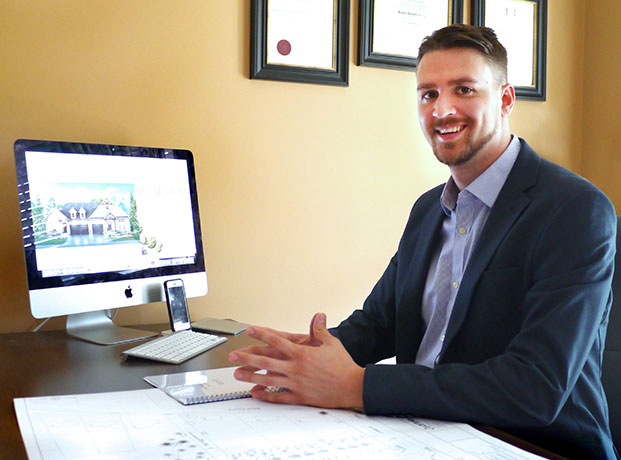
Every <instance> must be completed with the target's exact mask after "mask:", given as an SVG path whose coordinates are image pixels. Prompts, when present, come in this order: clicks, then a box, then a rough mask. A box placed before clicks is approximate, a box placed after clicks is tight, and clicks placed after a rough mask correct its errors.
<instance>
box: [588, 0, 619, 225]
mask: <svg viewBox="0 0 621 460" xmlns="http://www.w3.org/2000/svg"><path fill="white" fill-rule="evenodd" d="M620 15H621V2H620V1H619V0H600V1H597V2H587V7H586V39H585V42H584V47H585V48H584V54H585V58H584V126H583V129H584V144H583V146H584V149H583V154H582V163H581V164H582V173H583V174H584V176H585V177H586V178H587V179H589V180H590V181H592V182H594V183H595V184H597V185H598V186H599V187H600V188H601V189H602V190H603V191H604V192H606V194H607V195H608V196H609V197H610V198H611V199H612V200H613V203H615V206H616V208H617V214H621V187H620V186H619V179H620V178H621V147H620V146H619V139H618V138H617V135H618V134H619V130H620V129H621V113H620V111H619V109H620V108H621V91H620V90H619V82H620V81H621V46H619V22H618V19H619V17H620Z"/></svg>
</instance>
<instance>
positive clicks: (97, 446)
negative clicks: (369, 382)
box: [14, 389, 541, 460]
mask: <svg viewBox="0 0 621 460" xmlns="http://www.w3.org/2000/svg"><path fill="white" fill-rule="evenodd" d="M14 403H15V412H16V414H17V419H18V422H19V427H20V430H21V433H22V437H23V439H24V443H25V445H26V450H27V452H28V456H29V458H30V459H31V460H49V459H54V460H55V459H63V460H85V459H89V460H94V459H97V460H104V459H105V460H112V459H115V460H116V459H119V460H120V459H123V460H133V459H149V460H154V459H171V458H173V459H179V460H184V459H193V460H195V459H216V460H218V459H226V460H232V459H235V460H250V459H255V460H256V459H258V458H261V459H276V458H278V459H282V460H286V459H294V458H295V459H300V458H303V459H304V460H319V459H325V458H330V459H345V458H355V459H377V458H382V459H404V460H405V459H408V460H412V459H435V460H442V459H456V458H460V459H463V460H496V459H501V458H502V459H503V460H526V459H537V458H541V457H538V456H535V455H532V454H529V453H526V452H524V451H521V450H519V449H517V448H516V447H513V446H511V445H509V444H506V443H504V442H502V441H499V440H497V439H495V438H492V437H490V436H488V435H486V434H484V433H481V432H480V431H477V430H475V429H474V428H472V427H470V426H468V425H465V424H460V423H448V422H439V421H433V420H424V419H410V418H393V417H369V416H365V415H361V414H358V413H356V412H352V411H342V410H326V409H318V408H313V407H306V406H288V405H275V404H269V403H262V402H260V401H255V400H253V399H237V400H232V401H223V402H219V403H215V404H200V405H195V406H182V405H180V404H178V403H177V402H175V401H174V400H172V399H171V398H169V397H167V396H166V395H165V394H164V393H163V392H162V391H160V390H158V389H150V390H136V391H122V392H114V393H98V394H86V395H69V396H52V397H37V398H19V399H15V400H14Z"/></svg>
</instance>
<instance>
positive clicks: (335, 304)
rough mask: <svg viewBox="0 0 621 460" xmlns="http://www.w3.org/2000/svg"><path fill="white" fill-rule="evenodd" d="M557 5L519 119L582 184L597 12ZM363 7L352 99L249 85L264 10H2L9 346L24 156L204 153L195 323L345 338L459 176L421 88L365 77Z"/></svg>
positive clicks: (31, 6) (156, 6)
mask: <svg viewBox="0 0 621 460" xmlns="http://www.w3.org/2000/svg"><path fill="white" fill-rule="evenodd" d="M613 2H616V0H611V1H610V3H611V4H612V3H613ZM549 3H550V5H549V35H548V100H547V101H546V102H525V101H519V102H518V103H517V107H516V110H515V112H514V116H513V122H512V127H513V131H514V132H516V133H517V134H519V135H520V136H522V137H525V138H526V139H528V141H529V143H530V144H531V145H532V146H533V147H534V148H535V149H537V150H539V151H540V153H542V154H543V155H544V156H546V157H548V158H550V159H552V160H553V161H556V162H558V163H560V164H562V165H564V166H566V167H570V168H572V169H574V170H576V171H578V172H580V165H581V145H582V123H583V117H582V113H583V107H582V98H581V96H580V95H581V94H582V89H583V59H584V51H583V47H584V38H585V20H584V15H585V0H550V2H549ZM357 4H358V2H357V1H352V20H351V43H350V85H349V87H348V88H340V87H330V86H323V85H305V84H294V83H284V82H272V81H259V80H249V79H248V73H249V72H248V55H249V28H250V20H249V16H250V0H227V1H221V0H179V1H174V2H171V1H169V0H134V1H131V2H128V1H121V0H101V1H95V0H89V1H87V2H85V1H83V0H57V1H50V0H3V1H2V2H1V5H0V31H1V32H0V34H1V35H0V57H1V59H0V75H1V76H0V79H1V80H0V101H1V103H0V212H1V213H2V215H3V216H4V219H3V223H4V225H2V227H0V251H2V252H1V253H0V260H2V264H1V265H0V292H2V297H3V298H2V303H1V307H0V308H1V309H2V310H1V311H2V317H3V320H2V321H1V322H0V331H21V330H26V329H28V328H29V327H31V326H32V325H33V324H36V321H35V320H34V319H33V318H32V317H31V316H30V312H29V309H28V306H27V287H26V283H25V278H24V264H23V260H22V251H21V247H20V244H21V234H20V226H19V222H18V221H19V219H18V206H17V199H16V181H15V177H14V167H13V158H12V155H13V152H12V144H13V142H14V140H15V139H17V138H40V139H60V140H71V141H86V142H101V143H116V144H140V145H151V146H161V147H177V148H188V149H190V150H192V151H193V152H194V154H195V158H196V169H197V175H198V189H199V190H198V191H199V197H200V211H201V218H202V226H203V234H204V241H205V258H206V262H207V272H208V278H209V287H210V292H209V294H207V296H206V297H204V298H199V299H190V309H191V313H192V316H193V318H195V319H199V318H201V317H204V316H207V315H210V316H216V317H233V318H237V319H239V320H243V321H250V322H256V323H260V324H269V325H272V326H274V327H278V328H286V329H293V330H304V329H305V328H306V324H307V322H308V320H309V319H310V316H311V315H312V313H314V312H315V311H319V310H321V311H326V312H327V313H328V320H329V322H330V324H335V323H337V322H338V321H339V320H340V319H342V318H343V317H344V316H345V315H347V314H348V313H349V312H350V311H351V310H352V309H353V308H356V307H358V306H359V305H360V304H361V302H362V301H363V300H364V298H365V297H366V295H367V294H368V292H369V291H370V289H371V288H372V286H373V284H374V282H375V281H376V280H377V278H378V277H379V276H380V274H381V273H382V271H383V269H384V267H385V266H386V264H387V262H388V260H389V258H390V257H391V255H392V254H393V252H394V250H395V249H396V246H397V243H398V239H399V236H400V234H401V231H402V229H403V226H404V224H405V221H406V219H407V215H408V212H409V209H410V207H411V204H412V203H413V201H414V200H415V199H416V197H417V196H419V195H420V194H421V193H422V192H424V191H425V190H427V189H428V188H430V187H431V186H433V185H436V184H438V183H440V182H443V181H444V180H445V179H446V177H447V175H448V173H447V170H446V169H445V168H444V167H443V166H441V165H439V164H437V163H436V160H435V159H434V158H433V155H432V154H431V153H430V150H429V148H428V146H427V144H426V142H425V140H424V138H423V137H422V135H421V133H420V130H419V128H418V121H417V116H416V100H415V96H416V92H415V87H416V80H415V76H414V74H413V73H410V72H402V71H394V70H388V69H375V68H368V67H358V66H356V65H355V64H354V62H355V60H356V59H355V56H356V40H357V34H356V30H357V11H358V9H357ZM590 10H591V8H589V12H590ZM605 17H606V16H605V15H604V18H603V19H601V21H602V22H606V21H605ZM613 17H619V16H618V15H616V16H613ZM597 21H598V19H597V18H593V19H592V20H591V22H590V23H589V25H588V27H589V29H588V30H589V31H590V30H591V28H597V24H598V22H597ZM607 23H608V22H606V24H607ZM610 24H611V25H610V27H611V31H610V32H609V33H610V34H613V33H614V32H613V31H612V29H614V27H613V26H612V24H613V23H612V19H610ZM617 75H618V67H617ZM587 81H588V79H587ZM595 116H596V115H594V117H595ZM617 120H618V118H617ZM609 145H610V147H611V148H612V143H610V144H609ZM617 159H618V157H617ZM589 161H590V158H585V165H583V167H584V168H585V169H589V168H587V167H586V163H588V162H589ZM597 167H599V166H597ZM166 317H167V316H166V312H165V307H164V305H163V304H155V306H145V307H137V308H131V309H125V310H123V311H121V312H120V314H119V320H120V322H121V323H136V322H143V323H149V322H156V321H160V322H164V321H166ZM60 324H61V323H60V322H59V321H55V322H52V327H58V326H59V325H60Z"/></svg>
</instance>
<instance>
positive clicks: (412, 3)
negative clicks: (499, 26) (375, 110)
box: [358, 0, 464, 70]
mask: <svg viewBox="0 0 621 460" xmlns="http://www.w3.org/2000/svg"><path fill="white" fill-rule="evenodd" d="M463 7H464V2H463V0H377V1H375V0H360V6H359V15H360V17H359V21H358V27H359V30H358V65H361V66H372V67H388V68H392V69H402V70H415V69H416V64H417V62H416V61H417V56H418V47H419V46H420V44H421V42H422V41H423V38H425V37H426V36H427V35H430V34H431V33H432V32H433V31H434V30H436V29H440V28H442V27H445V26H447V25H449V24H453V23H456V22H461V21H462V19H463Z"/></svg>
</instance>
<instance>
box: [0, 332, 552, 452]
mask: <svg viewBox="0 0 621 460" xmlns="http://www.w3.org/2000/svg"><path fill="white" fill-rule="evenodd" d="M143 328H144V329H149V330H154V331H159V330H162V329H165V328H167V325H164V324H160V325H152V326H145V327H143ZM226 337H227V338H228V339H229V340H228V341H227V342H226V343H224V344H222V345H219V346H217V347H216V348H214V349H212V350H209V351H207V352H206V353H202V354H201V355H199V356H196V357H194V358H192V359H190V360H189V361H186V362H185V363H183V364H179V365H173V364H164V363H158V362H154V361H145V360H135V359H129V360H127V361H124V362H121V360H120V353H121V351H123V350H125V349H127V348H131V347H133V346H135V345H137V344H138V343H140V342H133V343H127V344H121V345H112V346H102V345H95V344H92V343H89V342H84V341H81V340H77V339H73V338H71V337H69V336H67V335H66V334H65V332H64V331H53V332H22V333H16V334H0V459H11V460H19V459H26V458H27V457H26V450H25V448H24V444H23V441H22V437H21V434H20V432H19V427H18V425H17V418H16V416H15V410H14V408H13V398H21V397H30V396H50V395H67V394H80V393H101V392H107V391H122V390H138V389H144V388H151V387H150V386H149V385H148V384H147V383H145V382H144V381H143V380H142V378H143V377H144V376H146V375H157V374H169V373H175V372H184V371H191V370H199V369H210V368H216V367H226V366H228V365H230V363H229V362H228V360H227V356H228V354H229V352H231V351H233V350H235V349H237V348H240V347H244V346H248V345H250V344H252V343H256V341H254V339H251V338H250V337H248V336H247V335H245V334H240V335H237V336H230V335H228V336H226ZM476 428H477V429H480V430H481V431H484V432H486V433H488V434H491V435H492V436H495V437H497V438H499V439H502V440H504V441H507V442H509V443H511V444H513V445H516V446H518V447H520V448H522V449H524V450H528V451H530V452H533V453H536V454H538V455H542V456H545V457H547V458H551V459H562V457H559V456H555V455H554V454H551V453H549V452H546V451H543V450H541V449H539V448H537V447H535V446H533V445H530V444H527V443H524V442H522V441H520V440H518V439H516V438H513V437H510V436H508V435H506V434H504V433H502V432H501V431H499V430H495V429H493V428H489V427H479V426H477V427H476Z"/></svg>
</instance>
